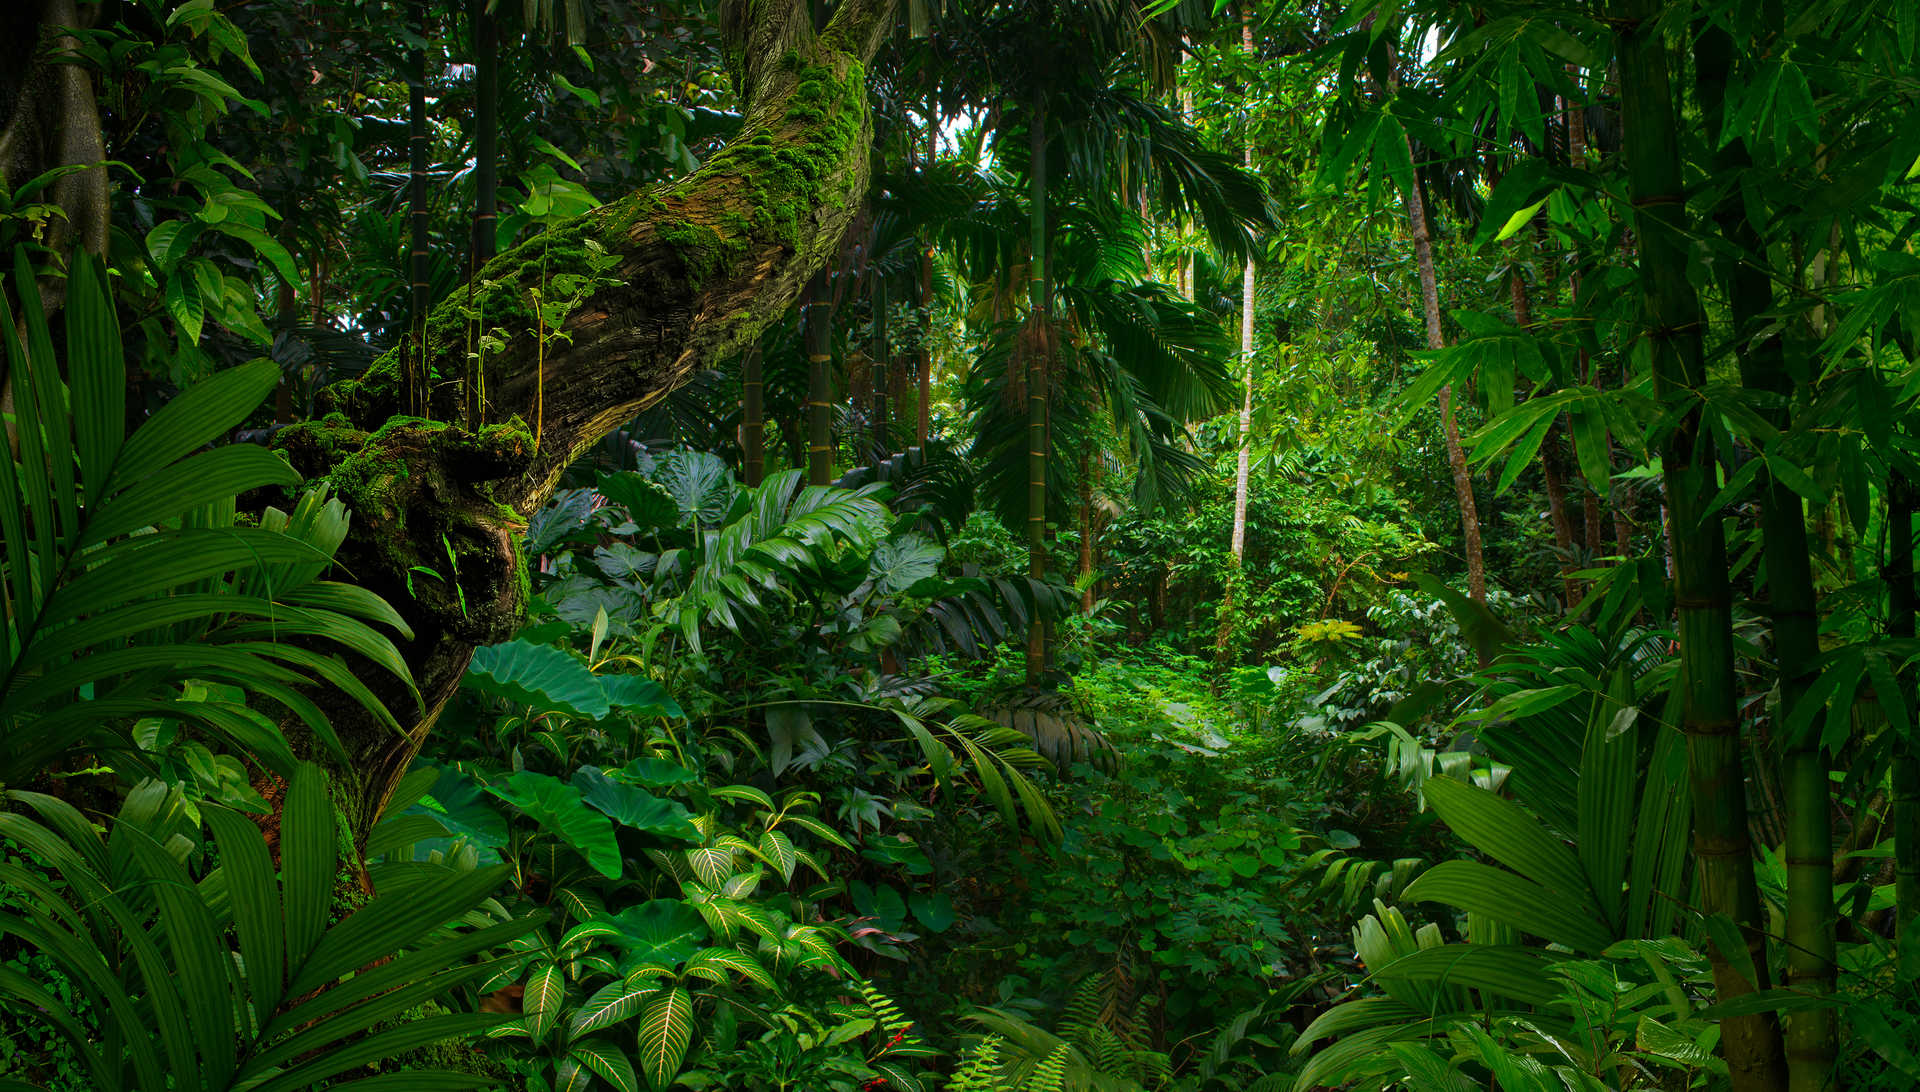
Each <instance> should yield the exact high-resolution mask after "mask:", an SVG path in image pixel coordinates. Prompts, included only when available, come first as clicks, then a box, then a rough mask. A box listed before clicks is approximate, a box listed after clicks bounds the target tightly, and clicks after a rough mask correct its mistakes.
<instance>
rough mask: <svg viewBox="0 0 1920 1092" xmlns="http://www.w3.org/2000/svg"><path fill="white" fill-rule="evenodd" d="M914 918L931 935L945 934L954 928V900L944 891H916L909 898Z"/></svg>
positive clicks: (908, 902)
mask: <svg viewBox="0 0 1920 1092" xmlns="http://www.w3.org/2000/svg"><path fill="white" fill-rule="evenodd" d="M907 905H908V906H910V907H912V909H913V916H914V918H915V919H917V920H918V921H919V922H920V924H921V925H923V926H925V927H926V930H927V932H929V933H944V932H946V931H947V930H948V929H951V928H953V922H954V913H953V899H952V898H950V897H949V896H948V895H947V893H946V892H944V891H916V892H914V893H913V894H911V895H909V896H908V897H907Z"/></svg>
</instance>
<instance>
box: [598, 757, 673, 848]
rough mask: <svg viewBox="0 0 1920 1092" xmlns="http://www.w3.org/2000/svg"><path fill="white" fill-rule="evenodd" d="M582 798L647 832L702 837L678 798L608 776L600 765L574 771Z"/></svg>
mask: <svg viewBox="0 0 1920 1092" xmlns="http://www.w3.org/2000/svg"><path fill="white" fill-rule="evenodd" d="M573 787H574V788H576V789H578V790H580V798H581V799H582V800H585V801H586V802H587V803H588V804H590V805H592V806H593V807H594V808H597V809H599V810H600V811H602V812H605V813H606V814H607V816H608V817H609V818H611V819H612V820H613V821H614V822H616V823H619V824H620V825H621V826H624V827H632V828H633V829H634V830H638V831H644V832H646V833H648V834H658V835H661V836H662V837H667V838H680V839H684V840H686V841H689V842H698V841H700V832H699V831H697V830H695V829H694V827H693V817H692V814H691V813H689V812H688V811H687V809H686V807H685V806H683V805H682V804H681V803H680V802H679V801H677V800H662V799H660V798H659V797H657V796H655V795H653V794H652V793H650V792H648V791H647V790H645V789H641V788H635V787H634V786H632V785H625V784H622V783H620V782H618V781H615V780H614V779H612V778H610V777H608V776H607V775H606V774H605V773H604V772H602V771H601V770H600V768H599V767H598V766H582V767H580V768H579V769H578V770H576V771H574V774H573Z"/></svg>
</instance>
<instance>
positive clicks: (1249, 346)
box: [1232, 8, 1253, 566]
mask: <svg viewBox="0 0 1920 1092" xmlns="http://www.w3.org/2000/svg"><path fill="white" fill-rule="evenodd" d="M1240 52H1242V53H1244V54H1246V55H1247V56H1249V57H1251V56H1252V55H1253V16H1252V14H1251V13H1249V12H1248V10H1247V9H1246V8H1241V9H1240ZM1243 144H1244V147H1242V148H1241V157H1242V159H1243V160H1244V161H1245V163H1246V167H1247V170H1249V171H1251V170H1253V138H1252V137H1251V136H1248V137H1246V138H1245V139H1244V140H1243ZM1240 367H1241V368H1243V369H1245V372H1246V381H1245V382H1246V391H1245V393H1244V394H1243V395H1242V397H1241V402H1240V450H1239V452H1238V454H1237V456H1236V459H1235V462H1234V470H1233V540H1232V547H1233V563H1234V565H1235V566H1238V565H1239V564H1240V563H1241V562H1242V561H1243V560H1245V559H1246V556H1247V470H1248V466H1249V464H1250V463H1251V461H1252V460H1251V458H1250V456H1251V455H1252V452H1253V255H1252V254H1248V255H1247V265H1246V268H1244V269H1242V270H1241V271H1240Z"/></svg>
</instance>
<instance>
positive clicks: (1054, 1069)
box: [1020, 1046, 1069, 1092]
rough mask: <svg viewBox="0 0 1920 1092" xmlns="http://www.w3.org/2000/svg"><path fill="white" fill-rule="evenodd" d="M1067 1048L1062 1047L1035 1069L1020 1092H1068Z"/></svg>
mask: <svg viewBox="0 0 1920 1092" xmlns="http://www.w3.org/2000/svg"><path fill="white" fill-rule="evenodd" d="M1068 1053H1069V1050H1068V1048H1067V1047H1064V1046H1062V1047H1060V1048H1059V1049H1057V1050H1055V1051H1054V1052H1053V1053H1052V1054H1049V1055H1047V1057H1046V1060H1045V1061H1043V1062H1041V1063H1040V1065H1039V1066H1038V1067H1037V1068H1036V1069H1034V1071H1033V1076H1031V1077H1029V1078H1027V1082H1026V1083H1025V1084H1023V1085H1021V1086H1020V1092H1066V1087H1067V1055H1068Z"/></svg>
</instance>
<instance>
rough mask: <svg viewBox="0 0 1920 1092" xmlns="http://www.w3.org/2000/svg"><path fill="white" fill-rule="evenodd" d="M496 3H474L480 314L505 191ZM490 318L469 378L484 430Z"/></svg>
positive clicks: (475, 244)
mask: <svg viewBox="0 0 1920 1092" xmlns="http://www.w3.org/2000/svg"><path fill="white" fill-rule="evenodd" d="M489 2H490V0H471V9H470V14H471V22H472V25H473V54H474V107H473V128H474V134H473V160H474V163H473V196H474V200H473V225H472V227H473V235H472V241H471V244H470V246H471V249H472V254H471V255H470V259H471V261H470V264H469V267H468V269H467V286H466V300H467V309H468V312H469V313H473V312H474V310H475V309H474V301H473V277H474V275H475V274H476V273H478V272H479V271H480V267H481V266H483V265H485V264H487V262H488V261H489V260H490V259H492V257H493V255H494V252H495V250H497V249H498V246H497V244H498V241H499V219H500V217H499V190H500V23H499V20H498V18H497V17H496V16H495V15H494V14H493V12H491V11H489V10H487V9H488V4H489ZM484 325H485V317H484V316H477V317H476V319H475V320H474V321H473V322H472V324H471V325H470V326H469V329H468V331H467V340H468V342H469V344H470V346H471V348H470V350H469V351H470V353H471V354H472V359H473V368H472V370H471V371H470V372H468V373H467V376H468V380H467V391H466V394H467V399H466V406H465V409H466V421H467V427H468V428H478V427H480V424H481V422H482V421H484V420H485V419H486V412H487V408H486V405H485V402H486V387H485V384H484V382H483V377H484V375H485V370H484V369H485V362H484V360H482V358H481V355H480V352H479V344H478V342H479V339H480V335H481V333H482V332H483V328H484Z"/></svg>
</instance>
